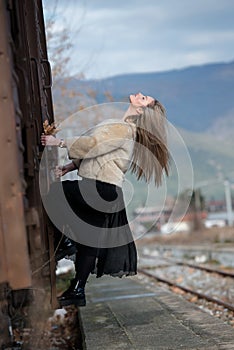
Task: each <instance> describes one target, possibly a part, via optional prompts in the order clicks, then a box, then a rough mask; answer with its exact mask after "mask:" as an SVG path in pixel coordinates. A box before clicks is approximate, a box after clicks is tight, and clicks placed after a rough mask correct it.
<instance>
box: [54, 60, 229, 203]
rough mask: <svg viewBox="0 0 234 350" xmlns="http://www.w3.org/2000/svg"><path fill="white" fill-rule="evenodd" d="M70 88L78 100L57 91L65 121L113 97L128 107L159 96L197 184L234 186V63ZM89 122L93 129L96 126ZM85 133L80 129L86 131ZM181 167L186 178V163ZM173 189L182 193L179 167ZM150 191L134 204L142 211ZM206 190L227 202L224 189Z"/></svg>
mask: <svg viewBox="0 0 234 350" xmlns="http://www.w3.org/2000/svg"><path fill="white" fill-rule="evenodd" d="M66 84H67V85H66V88H67V89H68V90H69V91H73V92H75V95H74V94H71V96H76V98H73V97H72V98H70V99H68V98H67V96H66V95H64V96H63V95H62V94H61V92H60V91H59V90H55V91H54V100H55V104H56V103H58V101H59V103H60V105H62V106H63V110H64V111H63V115H66V114H67V115H69V114H70V113H71V110H72V109H73V110H77V109H79V108H78V107H79V106H90V105H95V104H96V103H102V102H106V101H107V100H109V101H110V96H111V97H113V100H114V101H127V96H128V95H129V94H130V93H132V92H137V91H142V92H143V93H145V94H149V95H152V96H155V97H156V98H158V99H159V100H160V101H162V102H163V104H164V105H165V106H166V110H167V117H168V120H169V121H170V122H171V123H172V124H173V125H174V126H175V127H176V128H177V130H178V131H179V133H180V134H181V136H182V138H183V139H184V141H185V144H186V146H187V148H188V151H189V154H190V157H191V160H192V165H193V171H194V181H195V184H198V183H200V182H201V181H206V180H209V179H210V180H213V179H217V178H222V177H223V178H225V177H229V178H230V180H232V181H233V182H234V173H233V171H234V169H233V162H234V152H233V149H234V138H233V135H234V99H233V91H234V62H230V63H216V64H206V65H203V66H196V67H188V68H185V69H180V70H172V71H167V72H160V73H157V72H155V73H142V74H128V75H121V76H115V77H110V78H107V79H102V80H99V81H97V80H89V81H86V80H83V81H80V80H78V79H76V78H71V79H70V80H69V81H68V82H67V83H66ZM86 122H87V120H86ZM89 122H90V123H91V124H92V120H90V121H89ZM81 123H82V121H81ZM83 127H84V125H83V126H80V130H82V129H83ZM78 129H79V127H78ZM172 147H174V146H173V145H172ZM181 164H182V168H183V172H184V173H185V174H186V171H187V170H186V163H184V165H183V162H181ZM131 181H133V182H134V181H135V180H131ZM167 187H168V190H169V193H170V194H175V193H176V192H177V188H178V174H176V167H175V165H174V164H173V162H172V172H171V176H170V179H169V180H168V181H167ZM145 190H146V188H145V185H144V184H139V186H138V187H137V193H138V194H136V196H135V199H134V198H133V200H134V201H135V203H137V205H139V204H140V203H141V202H143V201H144V196H145ZM202 190H203V192H204V193H205V195H207V196H208V197H217V196H218V197H224V189H223V185H222V183H220V184H219V185H216V186H214V185H213V186H212V185H210V186H209V185H208V186H206V187H203V188H202ZM158 196H159V197H160V194H159V193H158ZM152 201H154V199H152Z"/></svg>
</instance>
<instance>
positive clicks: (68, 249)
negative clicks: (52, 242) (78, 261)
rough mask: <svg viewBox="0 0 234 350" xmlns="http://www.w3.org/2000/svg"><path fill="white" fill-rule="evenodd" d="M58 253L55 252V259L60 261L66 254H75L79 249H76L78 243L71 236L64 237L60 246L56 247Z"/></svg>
mask: <svg viewBox="0 0 234 350" xmlns="http://www.w3.org/2000/svg"><path fill="white" fill-rule="evenodd" d="M55 249H57V250H56V253H55V260H56V261H59V260H61V259H63V258H65V256H67V255H68V256H69V255H73V254H75V253H76V251H77V249H76V244H75V242H74V241H72V240H71V239H70V238H67V237H63V239H62V241H61V243H60V244H59V246H58V247H57V248H56V247H55Z"/></svg>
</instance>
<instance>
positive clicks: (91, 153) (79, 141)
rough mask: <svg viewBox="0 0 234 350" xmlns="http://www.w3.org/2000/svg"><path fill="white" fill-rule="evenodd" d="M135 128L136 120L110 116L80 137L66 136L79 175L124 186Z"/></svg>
mask: <svg viewBox="0 0 234 350" xmlns="http://www.w3.org/2000/svg"><path fill="white" fill-rule="evenodd" d="M135 132H136V131H135V126H134V124H132V123H127V122H122V121H113V120H110V121H105V122H104V123H102V124H99V125H97V126H96V127H95V128H93V129H92V130H90V131H88V132H87V133H86V134H84V135H82V136H80V137H78V138H72V139H70V140H66V143H67V148H68V155H69V158H70V159H72V160H73V162H74V164H76V166H77V168H78V175H79V176H81V177H86V178H91V179H96V180H100V181H103V182H107V183H111V184H115V185H117V186H120V187H121V186H122V183H123V180H124V174H125V173H126V171H127V170H128V168H129V165H130V161H131V157H132V152H133V146H134V139H135Z"/></svg>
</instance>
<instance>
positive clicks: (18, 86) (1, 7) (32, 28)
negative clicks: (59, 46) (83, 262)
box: [0, 0, 56, 348]
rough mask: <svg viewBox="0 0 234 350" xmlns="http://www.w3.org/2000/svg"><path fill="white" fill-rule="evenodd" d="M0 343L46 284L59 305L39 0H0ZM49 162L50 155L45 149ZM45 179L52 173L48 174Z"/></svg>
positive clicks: (45, 61) (47, 85)
mask: <svg viewBox="0 0 234 350" xmlns="http://www.w3.org/2000/svg"><path fill="white" fill-rule="evenodd" d="M0 79H1V83H0V120H1V126H0V164H1V173H0V179H1V182H0V305H1V308H0V346H2V348H4V347H3V344H4V342H6V341H8V340H9V341H11V339H12V324H11V319H12V314H14V310H17V309H18V308H20V307H22V306H23V305H24V304H26V303H29V302H30V300H32V292H31V291H33V290H34V289H38V288H39V287H40V288H41V287H42V286H43V288H44V285H45V283H46V284H47V286H50V287H51V300H52V304H53V303H55V300H56V291H55V261H54V259H53V233H52V230H51V228H50V226H49V223H48V219H47V216H46V213H45V212H44V209H43V206H42V202H41V196H40V191H39V164H40V159H41V156H42V151H43V147H42V146H40V134H41V133H42V131H43V121H44V120H46V119H48V120H49V122H50V123H51V122H53V120H54V118H53V108H52V98H51V70H50V64H49V61H48V57H47V50H46V39H45V28H44V20H43V9H42V2H41V0H20V1H18V0H0ZM47 156H48V157H50V151H48V155H47ZM45 176H47V179H48V185H49V182H50V176H51V175H50V174H49V173H48V174H45Z"/></svg>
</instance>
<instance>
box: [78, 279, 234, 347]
mask: <svg viewBox="0 0 234 350" xmlns="http://www.w3.org/2000/svg"><path fill="white" fill-rule="evenodd" d="M86 295H87V306H86V307H83V308H80V319H81V323H82V327H83V333H84V338H85V339H84V349H86V350H117V349H118V350H125V349H127V350H133V349H134V350H136V349H137V350H138V349H139V350H143V349H144V350H178V349H184V350H189V349H192V350H193V349H194V350H195V349H205V350H216V349H219V350H222V349H227V350H231V349H234V329H233V328H232V327H231V326H228V325H226V324H224V323H223V322H222V321H220V320H219V319H216V318H214V317H212V316H210V315H208V314H207V313H205V312H203V311H201V310H200V309H199V308H198V307H196V306H194V305H192V304H191V303H189V302H187V301H185V300H184V299H182V297H180V296H177V295H175V294H173V293H171V292H169V291H167V290H164V289H162V288H159V287H156V288H155V289H151V290H149V289H146V288H145V286H144V285H143V284H141V283H140V282H139V281H138V280H137V278H136V277H127V278H122V279H119V278H113V277H102V278H99V279H96V278H95V277H91V278H90V280H89V283H88V284H87V287H86Z"/></svg>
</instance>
